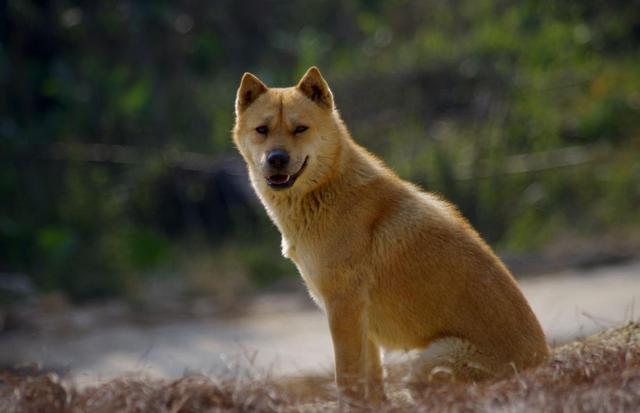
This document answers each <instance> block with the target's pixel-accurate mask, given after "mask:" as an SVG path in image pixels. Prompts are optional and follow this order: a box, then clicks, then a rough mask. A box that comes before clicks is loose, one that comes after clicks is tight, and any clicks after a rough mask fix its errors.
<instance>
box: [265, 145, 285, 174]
mask: <svg viewBox="0 0 640 413" xmlns="http://www.w3.org/2000/svg"><path fill="white" fill-rule="evenodd" d="M267 162H269V165H271V166H272V167H273V168H276V169H280V168H284V167H285V166H287V164H288V163H289V154H288V153H287V152H285V151H283V150H282V149H275V150H273V151H271V152H269V155H267Z"/></svg>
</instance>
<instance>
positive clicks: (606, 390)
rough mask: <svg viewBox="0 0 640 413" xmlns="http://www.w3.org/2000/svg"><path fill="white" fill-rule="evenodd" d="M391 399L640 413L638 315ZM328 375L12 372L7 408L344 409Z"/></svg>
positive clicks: (483, 408)
mask: <svg viewBox="0 0 640 413" xmlns="http://www.w3.org/2000/svg"><path fill="white" fill-rule="evenodd" d="M388 381H389V384H388V392H389V393H390V396H391V397H390V402H389V403H387V404H386V405H384V406H382V407H379V408H376V409H375V410H376V411H389V412H396V411H425V412H426V411H428V412H495V411H507V412H528V411H549V412H604V413H606V412H637V411H638V410H639V409H640V326H639V325H638V324H636V323H629V324H627V325H625V326H621V327H618V328H615V329H611V330H608V331H606V332H603V333H600V334H598V335H596V336H592V337H589V338H587V339H584V340H580V341H575V342H572V343H569V344H566V345H563V346H560V347H557V348H555V349H554V352H553V357H552V358H551V360H550V361H549V362H548V363H546V364H545V365H543V366H541V367H539V368H536V369H531V370H528V371H523V372H518V373H517V374H516V375H514V376H513V377H511V378H508V379H505V380H501V381H497V382H489V383H478V384H475V385H467V384H456V383H452V384H439V385H437V386H436V385H434V386H432V387H430V388H428V389H427V390H426V391H425V394H424V396H423V397H421V398H419V399H418V400H415V401H413V400H411V399H410V397H409V396H408V395H407V393H406V391H405V390H403V388H402V385H401V382H400V381H399V380H397V378H396V377H395V376H394V374H393V372H391V374H390V377H389V380H388ZM329 383H330V381H329V380H328V379H327V378H324V377H320V376H318V377H315V378H314V377H308V378H306V379H304V378H298V379H297V380H295V379H293V378H289V379H287V380H285V379H277V378H274V377H253V378H247V377H238V378H236V379H227V380H216V379H215V378H210V377H205V376H201V375H188V376H185V377H183V378H180V379H177V380H172V381H163V380H140V379H129V378H118V379H115V380H112V381H109V382H107V383H104V384H101V385H99V386H96V387H87V388H85V389H83V390H77V389H75V388H74V387H69V386H66V385H65V384H63V383H61V382H60V380H59V379H58V377H57V376H56V375H55V374H52V373H49V374H38V373H34V372H19V371H14V372H13V373H9V372H5V373H4V374H3V375H2V376H0V411H2V412H6V413H22V412H25V413H27V412H28V413H31V412H33V413H36V412H47V413H63V412H64V413H72V412H99V413H102V412H104V413H106V412H122V413H128V412H147V411H148V412H158V413H164V412H167V413H168V412H175V413H191V412H194V413H195V412H210V411H211V412H213V411H216V412H217V411H230V412H233V411H256V412H278V411H290V412H297V411H318V412H320V411H335V410H336V404H335V402H334V401H333V392H332V388H331V387H332V386H331V385H330V384H329Z"/></svg>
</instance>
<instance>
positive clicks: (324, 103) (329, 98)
mask: <svg viewBox="0 0 640 413" xmlns="http://www.w3.org/2000/svg"><path fill="white" fill-rule="evenodd" d="M296 88H298V90H299V91H300V92H302V93H303V94H304V95H305V96H306V97H308V98H309V99H311V100H313V101H314V102H316V103H317V104H318V105H319V106H321V107H324V108H328V109H333V94H332V93H331V89H329V85H328V84H327V82H326V81H325V80H324V78H323V77H322V75H321V74H320V71H319V70H318V68H317V67H315V66H312V67H310V68H309V70H307V73H305V74H304V76H302V79H300V82H298V85H297V86H296Z"/></svg>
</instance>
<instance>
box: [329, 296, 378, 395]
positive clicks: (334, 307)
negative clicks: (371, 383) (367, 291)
mask: <svg viewBox="0 0 640 413" xmlns="http://www.w3.org/2000/svg"><path fill="white" fill-rule="evenodd" d="M327 315H328V317H329V328H330V330H331V339H332V340H333V351H334V355H335V365H336V384H337V386H338V392H339V394H338V398H339V403H340V406H341V407H343V406H344V405H345V404H348V405H355V406H361V405H362V404H363V403H364V399H365V391H366V382H367V377H366V371H367V368H366V359H367V344H368V343H367V337H366V332H365V322H366V314H365V305H364V302H363V301H362V300H359V299H358V298H357V297H346V296H342V297H337V298H336V297H334V298H333V299H332V300H331V301H330V302H328V303H327Z"/></svg>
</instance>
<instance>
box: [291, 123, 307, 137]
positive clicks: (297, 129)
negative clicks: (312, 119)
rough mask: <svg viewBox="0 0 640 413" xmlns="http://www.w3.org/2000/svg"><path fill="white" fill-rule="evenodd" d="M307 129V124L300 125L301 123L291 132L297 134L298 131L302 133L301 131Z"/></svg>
mask: <svg viewBox="0 0 640 413" xmlns="http://www.w3.org/2000/svg"><path fill="white" fill-rule="evenodd" d="M307 129H309V128H308V127H307V126H302V125H301V126H296V128H295V130H294V131H293V133H294V134H295V135H297V134H299V133H302V132H304V131H306V130H307Z"/></svg>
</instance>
